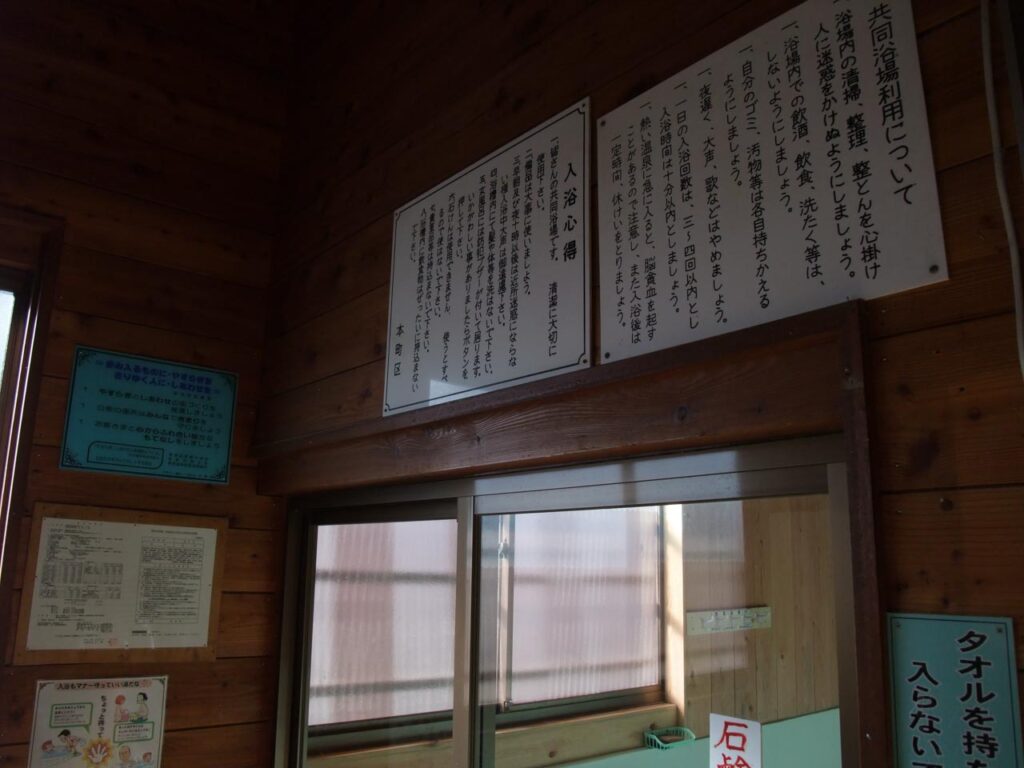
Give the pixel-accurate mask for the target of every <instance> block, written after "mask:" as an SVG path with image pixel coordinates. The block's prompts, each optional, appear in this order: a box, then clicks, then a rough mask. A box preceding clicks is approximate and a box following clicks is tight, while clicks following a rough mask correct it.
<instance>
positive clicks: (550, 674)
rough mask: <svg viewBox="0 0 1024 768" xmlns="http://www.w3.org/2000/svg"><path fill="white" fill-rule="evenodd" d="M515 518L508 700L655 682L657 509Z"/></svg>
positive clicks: (658, 613) (658, 623) (657, 644)
mask: <svg viewBox="0 0 1024 768" xmlns="http://www.w3.org/2000/svg"><path fill="white" fill-rule="evenodd" d="M514 518H515V519H514V521H513V525H512V527H511V528H510V531H511V539H512V546H511V557H512V567H511V569H510V573H511V601H510V604H511V622H510V624H511V630H512V631H511V662H512V663H511V670H510V700H511V703H512V704H522V703H526V702H536V701H543V700H548V699H564V698H569V697H573V696H584V695H590V694H597V693H604V692H609V691H620V690H624V689H629V688H639V687H644V686H650V685H657V684H658V682H659V680H660V664H659V653H660V633H661V611H660V603H659V599H658V593H659V585H660V579H659V568H660V565H659V562H660V533H659V531H660V512H659V508H658V507H643V508H619V509H599V510H583V511H570V512H548V513H541V514H522V515H516V516H514Z"/></svg>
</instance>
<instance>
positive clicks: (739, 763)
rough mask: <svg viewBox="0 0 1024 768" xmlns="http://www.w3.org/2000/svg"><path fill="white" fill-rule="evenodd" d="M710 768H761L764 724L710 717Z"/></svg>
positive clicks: (719, 716) (724, 717)
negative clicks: (762, 729)
mask: <svg viewBox="0 0 1024 768" xmlns="http://www.w3.org/2000/svg"><path fill="white" fill-rule="evenodd" d="M710 742H711V768H761V724H760V723H759V722H757V721H756V720H743V719H741V718H739V717H727V716H726V715H716V714H714V713H712V714H711V738H710Z"/></svg>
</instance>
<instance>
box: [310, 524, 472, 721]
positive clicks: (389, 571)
mask: <svg viewBox="0 0 1024 768" xmlns="http://www.w3.org/2000/svg"><path fill="white" fill-rule="evenodd" d="M455 531H456V526H455V521H454V520H426V521H415V522H397V523H367V524H354V525H325V526H321V527H319V528H318V530H317V555H316V580H315V585H314V596H313V603H314V604H313V634H312V637H313V641H312V653H311V659H310V680H309V685H310V687H309V724H310V725H311V726H315V725H323V724H328V723H347V722H352V721H357V720H367V719H374V718H383V717H395V716H400V715H412V714H421V713H428V712H439V711H444V710H450V709H451V707H452V674H453V663H454V662H453V653H454V650H453V643H454V636H455V628H454V627H455V624H454V617H455Z"/></svg>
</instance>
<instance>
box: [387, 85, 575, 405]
mask: <svg viewBox="0 0 1024 768" xmlns="http://www.w3.org/2000/svg"><path fill="white" fill-rule="evenodd" d="M589 160H590V101H589V99H587V100H584V101H581V102H580V103H578V104H575V105H573V106H572V107H570V108H569V109H567V110H565V111H564V112H562V113H561V114H558V115H556V116H555V117H553V118H551V119H550V120H548V121H547V122H545V123H543V124H542V125H539V126H537V127H536V128H535V129H533V130H532V131H529V132H527V133H526V134H524V135H522V136H520V137H519V138H517V139H515V140H514V141H512V142H510V143H509V144H507V145H506V146H504V147H502V148H501V149H499V150H498V151H496V152H494V153H493V154H491V155H489V156H488V157H486V158H484V159H483V160H481V161H480V162H478V163H476V164H474V165H473V166H471V167H469V168H467V169H466V170H464V171H462V172H460V173H458V174H457V175H455V176H453V177H452V178H450V179H448V180H447V181H445V182H443V183H441V184H439V185H438V186H437V187H435V188H434V189H432V190H430V191H429V192H427V193H425V194H424V195H422V196H421V197H419V198H417V199H416V200H413V201H412V202H410V203H408V204H407V205H405V206H403V207H402V208H400V209H398V210H397V211H396V212H395V222H394V234H393V237H392V254H391V294H390V313H389V318H388V350H387V368H386V371H385V390H384V415H385V416H386V415H389V414H394V413H399V412H401V411H408V410H413V409H416V408H423V407H425V406H429V405H436V404H438V403H443V402H447V401H450V400H456V399H459V398H463V397H468V396H471V395H477V394H481V393H483V392H488V391H491V390H495V389H501V388H503V387H508V386H512V385H515V384H523V383H526V382H529V381H534V380H536V379H540V378H544V377H547V376H554V375H556V374H559V373H564V372H566V371H570V370H575V369H577V368H585V367H587V366H588V365H589V364H590V360H589V352H590V267H589V254H590V238H589V222H590V216H589V208H590V205H589V199H590V194H589V193H590V189H589V187H590V174H589V168H588V163H589Z"/></svg>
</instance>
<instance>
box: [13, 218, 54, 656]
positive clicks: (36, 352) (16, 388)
mask: <svg viewBox="0 0 1024 768" xmlns="http://www.w3.org/2000/svg"><path fill="white" fill-rule="evenodd" d="M63 242H64V222H63V220H61V219H55V218H52V217H48V216H41V215H38V214H33V213H29V212H26V211H21V210H18V209H11V208H7V207H4V206H0V289H5V290H13V292H14V296H15V299H14V311H13V314H12V317H11V331H10V337H9V341H8V347H7V358H6V360H5V361H4V371H5V373H6V374H7V375H5V376H4V381H3V386H2V388H0V440H2V445H0V605H3V606H13V600H12V598H13V592H14V583H15V581H16V579H17V573H16V569H17V567H18V561H19V560H18V554H19V552H20V550H21V548H22V546H23V543H24V542H22V540H21V537H22V535H23V534H24V533H25V532H23V531H22V530H21V519H22V518H23V517H24V516H25V514H26V510H25V509H24V498H25V491H26V487H27V483H28V474H29V462H30V459H31V451H32V433H33V430H34V428H35V415H36V405H37V403H38V400H39V387H40V382H41V379H42V377H43V358H44V355H45V351H46V343H47V338H48V334H49V327H50V314H51V310H52V308H53V302H54V294H55V288H56V282H57V269H58V262H59V258H60V252H61V249H62V247H63ZM22 599H28V598H27V597H25V596H24V595H23V596H22ZM15 624H16V622H15V620H14V618H13V614H12V618H11V620H10V621H0V648H5V649H8V651H7V653H8V654H9V652H10V651H9V649H10V648H11V642H10V641H11V639H12V636H13V633H14V627H15ZM5 658H6V655H5ZM9 660H10V659H8V661H9Z"/></svg>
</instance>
